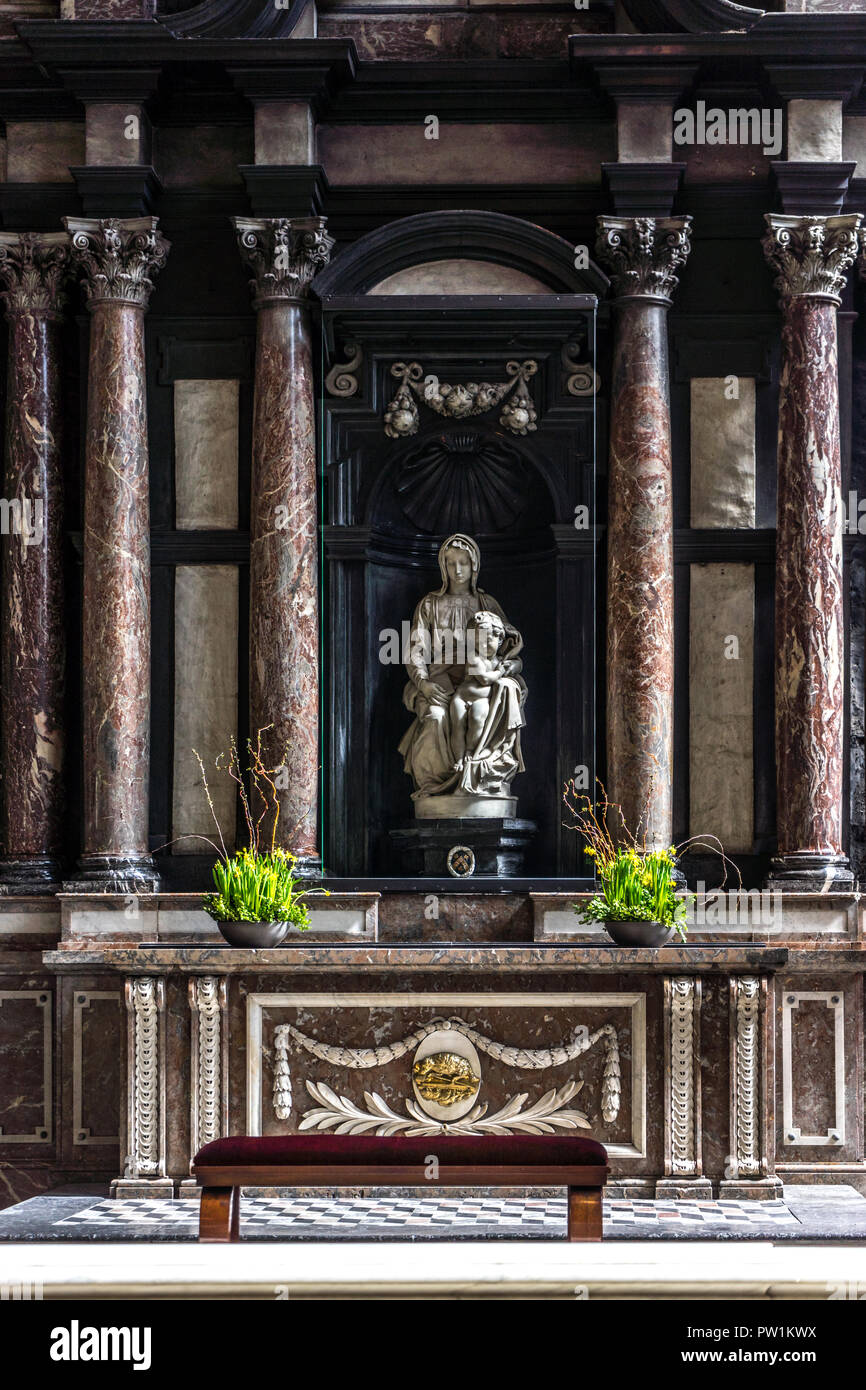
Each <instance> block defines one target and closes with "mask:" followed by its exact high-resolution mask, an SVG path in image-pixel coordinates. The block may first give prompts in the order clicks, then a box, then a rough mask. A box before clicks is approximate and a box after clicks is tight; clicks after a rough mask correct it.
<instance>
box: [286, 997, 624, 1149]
mask: <svg viewBox="0 0 866 1390" xmlns="http://www.w3.org/2000/svg"><path fill="white" fill-rule="evenodd" d="M443 1028H444V1029H448V1028H452V1029H454V1030H455V1032H458V1033H462V1035H463V1036H464V1037H465V1038H468V1039H469V1041H470V1042H472V1043H474V1045H475V1046H476V1047H477V1048H478V1050H479V1051H480V1052H485V1053H486V1054H487V1055H488V1056H489V1057H493V1058H494V1060H495V1061H498V1062H502V1063H503V1064H504V1065H505V1066H508V1067H514V1068H515V1069H517V1070H525V1071H545V1070H547V1069H548V1068H549V1067H557V1066H561V1065H562V1064H563V1063H564V1062H573V1061H575V1060H576V1059H577V1058H578V1057H581V1056H582V1055H583V1053H584V1052H588V1051H589V1049H590V1048H592V1047H594V1046H595V1044H596V1043H597V1042H599V1041H600V1040H603V1044H604V1049H605V1061H604V1072H603V1076H602V1084H601V1113H602V1116H603V1118H604V1120H605V1121H606V1122H607V1123H608V1124H611V1123H613V1121H614V1120H616V1118H617V1116H618V1115H619V1107H620V1097H621V1090H622V1078H621V1067H620V1056H619V1041H618V1038H617V1033H616V1028H615V1027H614V1025H613V1024H612V1023H604V1024H602V1026H601V1027H600V1028H596V1029H595V1031H594V1032H592V1033H586V1032H584V1033H583V1034H582V1035H581V1036H577V1037H575V1038H573V1039H572V1040H570V1041H569V1042H566V1043H560V1044H558V1045H557V1046H555V1047H537V1048H524V1047H512V1046H510V1045H508V1044H507V1043H502V1042H498V1041H497V1040H496V1039H495V1038H490V1037H488V1036H487V1035H486V1034H484V1033H479V1031H478V1029H477V1028H473V1027H472V1026H471V1025H470V1024H468V1023H464V1021H463V1020H462V1019H461V1018H450V1019H443V1018H434V1019H432V1020H431V1021H430V1022H429V1023H423V1024H421V1025H420V1026H419V1027H418V1028H416V1029H415V1030H414V1031H413V1032H411V1033H408V1034H407V1035H406V1036H405V1037H403V1038H400V1039H399V1040H398V1041H397V1042H393V1043H387V1044H385V1045H384V1046H382V1047H357V1048H356V1047H342V1046H340V1045H339V1044H333V1043H326V1042H321V1041H320V1040H319V1039H318V1038H312V1037H310V1036H309V1035H308V1034H306V1033H302V1032H301V1031H300V1029H298V1028H296V1027H295V1026H294V1024H292V1023H281V1024H279V1025H278V1027H277V1028H276V1029H275V1030H274V1051H275V1065H274V1089H273V1100H274V1114H275V1115H276V1116H277V1119H279V1120H288V1119H289V1118H290V1117H291V1113H292V1088H291V1075H290V1068H289V1049H290V1043H291V1042H294V1043H295V1044H296V1046H297V1047H299V1048H301V1049H302V1050H303V1051H305V1052H309V1053H310V1054H311V1055H312V1056H314V1057H317V1058H318V1059H319V1061H321V1062H328V1063H329V1064H330V1065H331V1066H337V1067H348V1068H350V1069H352V1070H362V1069H369V1068H374V1067H384V1066H387V1065H388V1063H389V1062H393V1061H397V1060H398V1059H399V1058H401V1057H405V1056H406V1054H407V1053H408V1052H412V1051H414V1050H415V1048H416V1047H417V1046H418V1044H419V1043H420V1042H421V1041H422V1040H423V1039H424V1038H426V1037H427V1036H428V1035H429V1034H430V1033H434V1032H438V1031H440V1030H441V1029H443ZM428 1118H429V1117H428Z"/></svg>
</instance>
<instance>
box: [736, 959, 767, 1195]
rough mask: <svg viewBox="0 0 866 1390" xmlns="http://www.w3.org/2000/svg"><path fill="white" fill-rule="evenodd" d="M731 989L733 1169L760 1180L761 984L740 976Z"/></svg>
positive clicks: (751, 978) (752, 978)
mask: <svg viewBox="0 0 866 1390" xmlns="http://www.w3.org/2000/svg"><path fill="white" fill-rule="evenodd" d="M731 989H732V991H733V995H734V1000H733V1005H734V1008H733V1012H734V1020H733V1021H734V1025H735V1038H736V1046H735V1061H734V1067H733V1076H732V1078H731V1086H732V1096H731V1100H732V1107H731V1108H732V1115H731V1120H732V1124H731V1129H732V1140H733V1145H732V1147H733V1149H734V1153H733V1155H732V1158H733V1166H734V1168H735V1170H736V1176H737V1177H740V1178H743V1177H760V1175H761V1149H760V1114H759V1105H760V1074H759V1066H760V1046H761V1042H760V1025H761V982H760V980H758V979H757V978H755V977H754V976H746V975H738V976H735V977H734V979H732V981H731Z"/></svg>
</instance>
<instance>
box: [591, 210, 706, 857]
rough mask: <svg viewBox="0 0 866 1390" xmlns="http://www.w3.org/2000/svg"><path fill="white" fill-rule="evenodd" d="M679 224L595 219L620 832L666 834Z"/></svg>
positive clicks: (613, 754)
mask: <svg viewBox="0 0 866 1390" xmlns="http://www.w3.org/2000/svg"><path fill="white" fill-rule="evenodd" d="M690 226H691V219H690V218H688V217H673V218H659V219H652V218H642V217H637V218H622V217H601V218H600V219H599V238H598V253H599V256H600V257H601V259H602V260H603V261H605V262H607V263H608V264H609V265H610V267H611V270H612V284H613V293H614V296H615V299H614V307H615V311H616V317H615V327H614V359H613V377H612V382H611V430H610V460H609V472H608V595H607V631H608V639H607V682H608V686H607V769H608V770H607V794H608V797H609V799H610V800H611V801H612V802H613V803H615V804H618V805H619V806H621V808H622V816H623V820H624V822H625V825H626V826H627V828H628V829H629V830H630V831H632V832H636V831H638V828H640V831H639V836H640V838H641V839H643V835H644V832H645V834H646V843H647V846H648V848H663V847H666V846H667V845H669V844H670V843H671V836H672V833H673V814H672V800H673V672H674V632H673V629H674V608H673V498H672V480H671V428H670V393H669V378H668V344H667V311H668V309H669V307H670V304H671V295H672V294H673V291H674V289H675V288H676V285H677V280H676V277H675V275H674V271H675V270H676V269H677V268H678V267H680V266H681V265H683V264H684V263H685V260H686V258H687V256H688V254H689V250H690V245H689V228H690Z"/></svg>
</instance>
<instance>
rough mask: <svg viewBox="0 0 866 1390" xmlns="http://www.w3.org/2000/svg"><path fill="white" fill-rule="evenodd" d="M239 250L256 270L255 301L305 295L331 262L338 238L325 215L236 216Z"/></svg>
mask: <svg viewBox="0 0 866 1390" xmlns="http://www.w3.org/2000/svg"><path fill="white" fill-rule="evenodd" d="M232 220H233V222H234V228H235V231H236V232H237V237H238V250H239V251H240V253H241V258H242V260H243V262H244V264H245V265H246V266H247V268H248V269H249V270H250V271H251V272H252V275H253V281H252V284H251V286H250V288H251V290H252V295H253V304H254V306H255V307H256V308H258V307H259V306H260V305H261V304H265V303H267V302H268V301H269V300H273V299H303V298H304V297H305V296H306V295H307V293H308V292H309V288H310V283H311V281H312V279H313V276H314V275H315V274H316V273H317V271H319V270H321V269H322V268H323V266H326V265H327V264H328V261H329V260H330V259H331V250H332V248H333V246H334V238H333V237H331V236H329V235H328V233H327V231H326V230H325V222H326V219H325V218H324V217H257V218H249V217H235V218H233V219H232Z"/></svg>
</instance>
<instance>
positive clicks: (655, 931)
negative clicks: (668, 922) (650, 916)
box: [604, 918, 676, 946]
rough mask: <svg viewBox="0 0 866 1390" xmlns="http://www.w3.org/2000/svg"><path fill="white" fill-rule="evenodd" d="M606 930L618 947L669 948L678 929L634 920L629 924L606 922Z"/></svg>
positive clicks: (657, 923)
mask: <svg viewBox="0 0 866 1390" xmlns="http://www.w3.org/2000/svg"><path fill="white" fill-rule="evenodd" d="M604 929H605V931H606V932H607V934H608V936H609V937H610V939H611V941H615V942H616V944H617V946H669V945H670V943H671V940H672V939H673V936H674V933H675V931H676V927H672V926H671V927H666V926H665V924H664V922H643V921H639V920H637V919H636V918H632V919H631V920H630V921H627V922H605V924H604Z"/></svg>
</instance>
